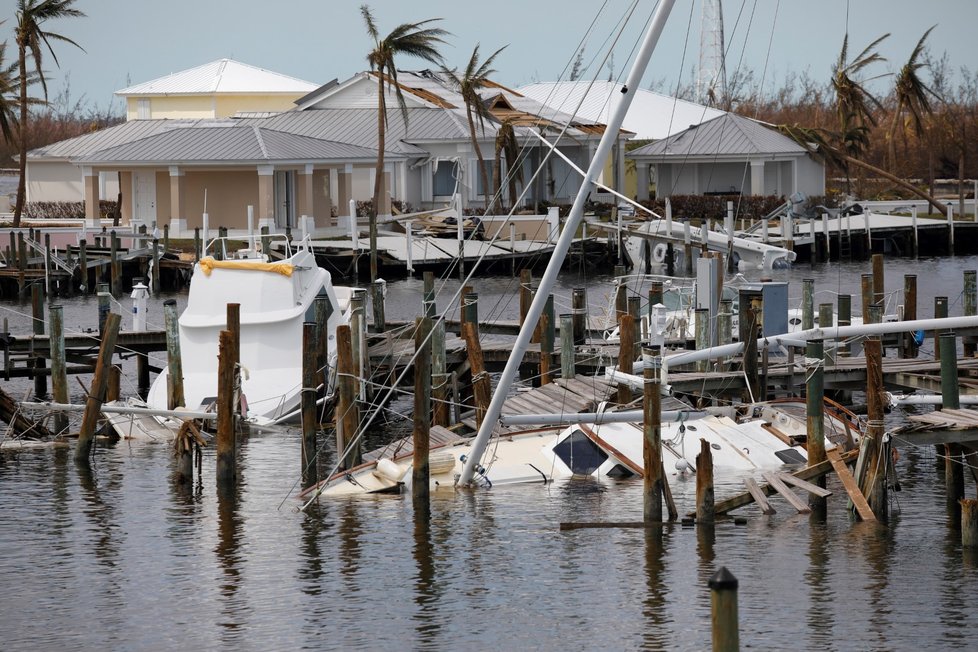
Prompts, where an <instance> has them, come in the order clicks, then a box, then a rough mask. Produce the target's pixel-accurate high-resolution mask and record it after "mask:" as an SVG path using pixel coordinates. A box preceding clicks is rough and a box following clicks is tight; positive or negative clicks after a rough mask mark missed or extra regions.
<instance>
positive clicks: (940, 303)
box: [934, 297, 957, 360]
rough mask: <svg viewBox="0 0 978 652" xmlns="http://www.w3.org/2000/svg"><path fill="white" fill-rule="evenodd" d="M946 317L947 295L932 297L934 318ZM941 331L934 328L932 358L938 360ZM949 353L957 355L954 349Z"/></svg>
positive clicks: (939, 356)
mask: <svg viewBox="0 0 978 652" xmlns="http://www.w3.org/2000/svg"><path fill="white" fill-rule="evenodd" d="M944 317H947V297H934V319H943V318H944ZM942 353H943V351H941V331H940V330H938V329H935V330H934V359H935V360H940V359H941V354H942ZM951 355H957V353H956V352H955V351H952V352H951Z"/></svg>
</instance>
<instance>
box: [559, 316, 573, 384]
mask: <svg viewBox="0 0 978 652" xmlns="http://www.w3.org/2000/svg"><path fill="white" fill-rule="evenodd" d="M574 349H575V346H574V315H568V314H566V313H564V314H562V315H561V316H560V377H561V378H564V379H565V380H566V379H570V378H573V377H574V371H575V370H574V363H575V362H576V361H575V360H574V357H575V356H574Z"/></svg>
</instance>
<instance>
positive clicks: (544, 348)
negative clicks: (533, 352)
mask: <svg viewBox="0 0 978 652" xmlns="http://www.w3.org/2000/svg"><path fill="white" fill-rule="evenodd" d="M555 330H556V329H555V328H554V295H552V294H551V295H550V296H548V297H547V303H546V304H544V307H543V313H542V314H541V315H540V384H541V385H547V384H549V383H551V382H552V378H551V376H550V366H551V363H552V358H553V353H554V335H555Z"/></svg>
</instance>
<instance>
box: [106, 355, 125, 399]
mask: <svg viewBox="0 0 978 652" xmlns="http://www.w3.org/2000/svg"><path fill="white" fill-rule="evenodd" d="M121 391H122V367H120V366H119V365H117V364H114V365H112V366H111V367H109V383H108V386H107V387H106V388H105V402H106V403H111V402H112V401H118V400H119V395H120V393H121Z"/></svg>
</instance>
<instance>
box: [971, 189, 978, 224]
mask: <svg viewBox="0 0 978 652" xmlns="http://www.w3.org/2000/svg"><path fill="white" fill-rule="evenodd" d="M974 197H975V203H974V207H973V208H974V212H973V213H972V215H973V216H974V218H975V222H978V179H975V190H974Z"/></svg>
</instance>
